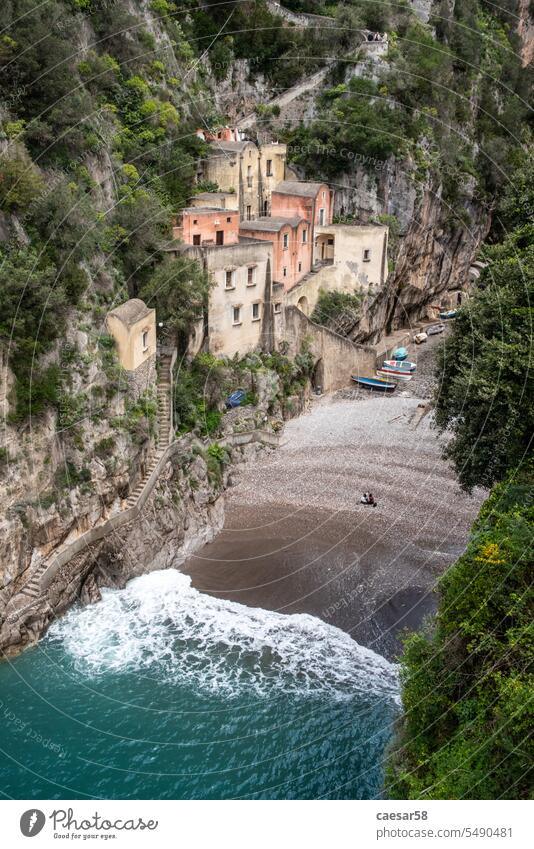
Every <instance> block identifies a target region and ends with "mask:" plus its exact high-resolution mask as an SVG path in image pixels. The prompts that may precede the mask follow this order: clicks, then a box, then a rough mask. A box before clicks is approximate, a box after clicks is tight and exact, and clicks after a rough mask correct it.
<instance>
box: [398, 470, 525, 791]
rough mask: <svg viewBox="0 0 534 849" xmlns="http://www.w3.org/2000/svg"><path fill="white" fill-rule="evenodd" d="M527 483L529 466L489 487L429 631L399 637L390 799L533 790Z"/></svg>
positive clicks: (447, 576)
mask: <svg viewBox="0 0 534 849" xmlns="http://www.w3.org/2000/svg"><path fill="white" fill-rule="evenodd" d="M533 483H534V468H533V466H532V465H531V466H530V469H529V470H528V471H525V472H523V473H522V474H521V475H520V476H519V477H517V476H514V475H512V474H511V475H510V476H509V478H508V479H507V480H506V482H504V483H502V484H498V485H496V486H495V488H494V490H493V492H492V495H491V497H490V498H489V499H488V501H487V502H486V503H485V505H484V507H483V508H482V510H481V513H480V516H479V519H478V521H477V522H476V524H475V526H474V529H473V536H472V539H471V542H470V544H469V546H468V548H467V550H466V552H465V554H463V555H462V557H460V559H459V560H458V561H457V562H456V563H455V564H454V566H452V567H451V568H450V569H449V570H448V572H447V573H446V574H445V576H444V577H443V578H442V579H441V581H440V585H439V589H440V593H441V599H440V607H439V613H438V616H437V621H436V627H435V630H434V632H433V633H425V632H424V631H423V632H419V633H417V634H414V635H412V636H411V637H409V638H408V640H407V641H406V643H405V650H404V657H403V668H402V681H403V704H404V710H405V713H404V716H403V719H402V721H401V725H400V728H399V734H398V737H397V741H396V744H395V750H394V751H393V753H392V755H391V758H390V765H389V769H388V776H387V781H386V784H387V792H388V795H389V796H390V797H391V798H408V799H497V798H506V799H518V798H519V799H521V798H529V797H530V796H531V792H532V783H531V775H530V770H531V769H532V758H533V755H534V751H533V748H532V739H531V731H532V723H533V721H534V675H533V666H532V660H533V658H532V646H533V645H534V625H533V622H534V592H533V589H532V551H533V548H534V507H533V506H532V499H533V496H534V487H533Z"/></svg>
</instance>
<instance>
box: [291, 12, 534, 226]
mask: <svg viewBox="0 0 534 849" xmlns="http://www.w3.org/2000/svg"><path fill="white" fill-rule="evenodd" d="M299 5H307V4H299ZM313 6H314V7H315V6H316V4H313ZM337 13H338V14H339V15H341V14H342V15H343V16H346V18H347V21H346V26H347V27H349V31H350V30H351V29H355V28H357V27H358V26H360V27H368V28H369V29H371V30H378V31H380V32H384V31H387V32H388V35H389V51H388V54H387V63H386V66H385V67H382V69H381V70H379V78H378V79H369V78H366V77H365V76H363V77H354V78H352V79H351V80H350V81H349V82H348V83H347V82H345V72H346V70H347V66H346V64H345V63H343V64H341V63H340V65H339V67H338V69H337V71H336V74H335V79H334V82H337V83H338V85H334V87H333V88H331V89H330V90H329V91H324V92H322V93H321V95H320V97H319V99H318V112H319V114H320V118H318V119H317V120H315V121H314V122H312V123H311V124H309V125H301V126H300V127H297V128H296V129H291V130H288V131H287V132H286V136H285V140H286V141H287V142H288V144H289V145H290V148H289V151H290V154H291V156H292V159H293V161H294V162H295V163H296V164H298V165H300V166H302V167H303V168H304V169H305V171H306V173H308V174H310V175H312V174H313V175H314V178H317V176H318V175H321V176H323V177H325V178H329V179H331V180H334V179H336V178H337V177H338V176H339V175H341V174H343V173H346V172H350V171H351V170H352V169H353V167H354V163H359V164H360V165H362V166H363V167H364V168H366V169H367V170H368V171H369V172H370V173H374V174H376V176H377V177H378V176H379V172H380V169H381V167H382V163H384V162H385V161H386V160H387V159H388V158H389V157H390V156H395V157H399V158H402V159H403V160H405V161H407V162H410V163H411V165H410V167H411V169H412V170H413V174H414V178H415V179H416V180H417V181H420V182H423V181H424V182H428V181H430V182H431V183H432V184H434V185H439V183H441V185H442V187H443V200H444V202H445V203H447V204H449V205H450V207H451V208H452V210H453V211H454V214H456V215H457V214H458V213H459V212H460V211H461V210H462V209H463V202H464V201H465V199H466V198H467V197H469V194H470V193H471V192H472V190H473V183H474V187H475V190H476V194H477V195H478V197H479V198H480V199H485V198H487V197H488V196H491V195H493V194H494V193H495V192H496V191H497V190H498V189H499V188H500V187H501V186H502V185H503V184H504V182H505V180H506V174H507V173H508V171H509V166H510V163H511V161H512V158H513V153H514V150H516V149H517V147H518V134H520V130H521V126H522V124H524V123H525V122H526V120H527V118H528V106H527V103H528V99H529V88H528V86H529V77H528V72H525V71H523V70H522V69H521V65H520V61H519V58H518V56H517V35H516V33H515V25H514V24H513V22H512V19H511V18H510V16H509V15H508V14H507V12H506V11H503V10H499V8H498V7H497V6H495V5H494V4H487V3H485V2H483V0H465V2H463V3H461V4H458V3H457V4H455V5H454V7H453V11H452V13H449V12H448V11H447V9H446V8H445V7H444V6H441V7H439V15H440V16H441V17H439V16H437V17H436V19H435V20H431V22H430V23H431V24H433V25H434V26H435V33H436V34H435V36H434V35H432V31H431V29H430V28H429V27H427V26H425V25H423V24H421V23H420V22H419V21H418V20H417V19H416V18H415V16H414V14H413V12H412V10H411V9H410V8H409V6H408V5H407V4H403V3H397V4H393V3H392V4H389V3H374V2H364V0H353V2H352V3H349V4H345V5H344V6H343V7H341V6H340V7H338V10H337ZM339 37H340V38H342V34H341V33H340V36H339ZM361 58H362V57H361V56H350V54H349V59H348V61H349V63H351V62H353V61H355V60H358V59H361ZM438 104H439V106H438ZM466 127H469V130H468V131H467V132H466ZM463 214H464V215H465V211H464V213H463Z"/></svg>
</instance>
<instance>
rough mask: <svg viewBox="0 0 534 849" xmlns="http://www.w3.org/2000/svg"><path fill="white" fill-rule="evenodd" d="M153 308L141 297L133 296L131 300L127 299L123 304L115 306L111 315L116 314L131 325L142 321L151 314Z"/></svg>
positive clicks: (116, 316)
mask: <svg viewBox="0 0 534 849" xmlns="http://www.w3.org/2000/svg"><path fill="white" fill-rule="evenodd" d="M152 312H153V310H151V309H149V308H148V307H147V305H146V304H145V302H144V301H141V300H140V298H131V300H129V301H125V303H124V304H121V305H120V306H118V307H115V309H114V310H111V311H110V313H109V315H113V316H115V318H118V319H119V320H120V321H122V323H123V324H126V325H128V327H131V326H132V325H133V324H136V323H137V322H138V321H141V319H142V318H145V317H146V316H147V315H150V313H152Z"/></svg>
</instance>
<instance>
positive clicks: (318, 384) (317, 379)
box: [311, 358, 324, 395]
mask: <svg viewBox="0 0 534 849" xmlns="http://www.w3.org/2000/svg"><path fill="white" fill-rule="evenodd" d="M311 385H312V389H313V391H314V392H316V393H317V394H318V395H320V394H322V393H323V392H324V364H323V360H322V358H321V359H319V360H317V362H316V363H315V365H314V367H313V371H312V375H311Z"/></svg>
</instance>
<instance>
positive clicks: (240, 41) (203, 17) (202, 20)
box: [188, 0, 337, 88]
mask: <svg viewBox="0 0 534 849" xmlns="http://www.w3.org/2000/svg"><path fill="white" fill-rule="evenodd" d="M188 5H189V7H190V13H189V14H190V18H191V21H192V33H191V38H192V39H193V42H194V43H196V44H197V45H198V47H197V49H199V51H200V52H202V50H205V49H207V48H209V56H210V63H211V67H212V69H213V73H214V75H215V77H216V78H217V79H218V80H221V79H224V78H225V77H226V76H227V75H228V72H229V70H230V68H231V66H232V63H233V62H234V61H235V60H236V59H248V60H249V62H250V70H251V75H252V76H255V75H257V74H260V73H261V74H264V75H266V76H267V77H268V78H269V79H270V80H271V81H274V82H275V83H276V85H277V86H280V87H281V88H287V87H289V86H291V85H293V83H295V82H296V81H297V80H298V79H299V78H300V77H303V76H306V75H308V74H311V73H313V72H314V71H315V70H317V69H318V68H320V67H321V66H322V65H323V64H324V58H328V57H329V56H330V55H331V53H332V49H333V47H334V46H335V44H336V40H337V39H336V36H335V33H333V32H332V34H330V33H329V32H328V30H324V29H315V28H314V27H311V28H307V29H305V30H303V29H298V28H296V27H288V26H286V25H285V24H284V22H283V20H282V18H281V17H279V16H278V15H274V14H273V13H272V12H271V11H270V10H269V9H268V7H267V4H266V3H265V2H264V0H235V2H227V3H223V4H221V3H220V2H218V0H209V2H207V3H205V4H203V6H202V8H201V7H199V4H198V3H196V2H193V0H189V4H188ZM323 57H324V58H323Z"/></svg>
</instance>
